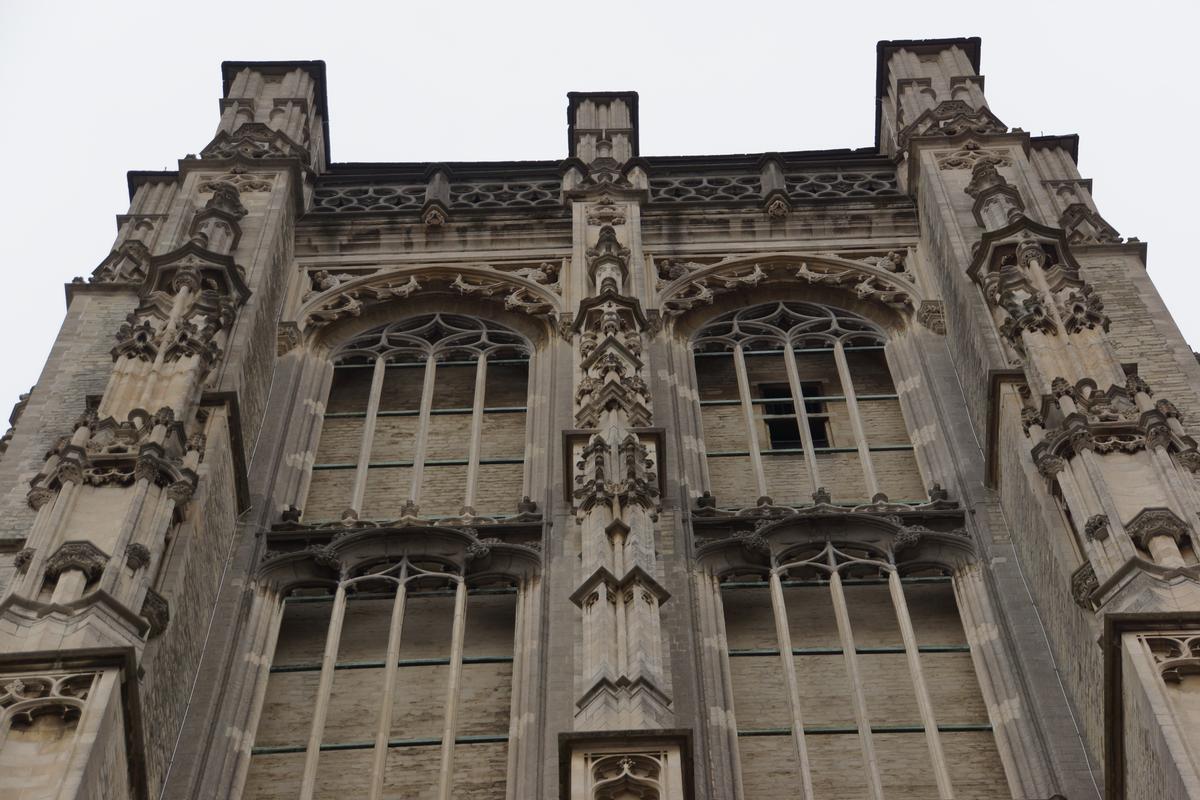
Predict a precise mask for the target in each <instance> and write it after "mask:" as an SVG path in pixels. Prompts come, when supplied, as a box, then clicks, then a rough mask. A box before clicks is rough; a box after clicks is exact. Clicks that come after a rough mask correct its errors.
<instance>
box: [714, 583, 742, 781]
mask: <svg viewBox="0 0 1200 800" xmlns="http://www.w3.org/2000/svg"><path fill="white" fill-rule="evenodd" d="M708 580H709V581H710V588H711V590H712V599H713V614H714V615H715V616H716V621H717V625H716V628H717V651H718V652H719V653H720V654H721V656H720V657H721V682H722V683H724V684H725V687H724V689H725V692H724V698H725V708H727V709H728V710H729V714H728V721H727V722H726V727H727V732H728V737H729V738H728V741H729V750H730V753H731V756H730V759H729V760H730V762H731V767H732V769H733V786H734V797H735V800H743V797H744V796H745V789H743V788H742V754H741V751H740V749H739V748H738V735H737V716H736V711H737V710H736V709H735V708H734V703H733V670H732V669H730V666H729V632H728V631H727V630H726V628H725V601H724V600H723V599H722V598H721V580H720V579H719V578H718V577H717V576H716V575H710V576H709V577H708Z"/></svg>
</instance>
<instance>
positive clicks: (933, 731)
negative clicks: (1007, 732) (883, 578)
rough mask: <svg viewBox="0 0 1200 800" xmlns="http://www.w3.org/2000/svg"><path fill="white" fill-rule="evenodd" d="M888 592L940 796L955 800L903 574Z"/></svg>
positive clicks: (891, 580) (894, 575)
mask: <svg viewBox="0 0 1200 800" xmlns="http://www.w3.org/2000/svg"><path fill="white" fill-rule="evenodd" d="M888 590H889V591H890V592H891V595H892V607H893V608H894V609H895V610H896V621H897V623H899V626H900V637H901V638H902V639H903V640H904V656H905V658H906V659H907V660H908V672H909V675H910V676H911V678H912V683H913V691H914V693H915V694H916V696H917V710H918V711H919V712H920V714H921V724H922V726H924V728H925V742H926V744H927V745H928V747H929V761H930V763H931V764H932V765H933V777H934V780H935V781H936V782H937V787H938V797H939V798H940V799H941V800H953V798H954V787H953V785H952V784H951V782H950V771H949V769H948V768H947V766H946V755H945V753H944V752H942V740H941V736H940V734H939V732H938V727H937V718H936V717H935V716H934V713H933V702H932V701H931V700H930V699H929V689H928V688H927V687H926V685H925V674H924V671H923V670H922V669H921V651H920V648H919V647H918V645H917V635H916V632H915V631H914V630H913V624H912V617H911V616H909V613H908V601H907V600H906V599H905V597H904V586H903V585H902V584H901V583H900V573H899V572H897V571H896V570H895V569H891V570H889V571H888Z"/></svg>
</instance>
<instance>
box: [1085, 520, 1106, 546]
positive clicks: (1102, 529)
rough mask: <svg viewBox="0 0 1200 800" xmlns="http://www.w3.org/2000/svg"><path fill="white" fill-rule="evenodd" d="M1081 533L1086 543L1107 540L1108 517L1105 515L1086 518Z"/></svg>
mask: <svg viewBox="0 0 1200 800" xmlns="http://www.w3.org/2000/svg"><path fill="white" fill-rule="evenodd" d="M1083 533H1084V535H1085V536H1086V537H1087V539H1088V541H1092V540H1095V541H1100V542H1102V541H1104V540H1105V539H1107V538H1108V516H1107V515H1106V514H1093V515H1092V516H1090V517H1088V520H1087V522H1085V523H1084V524H1083Z"/></svg>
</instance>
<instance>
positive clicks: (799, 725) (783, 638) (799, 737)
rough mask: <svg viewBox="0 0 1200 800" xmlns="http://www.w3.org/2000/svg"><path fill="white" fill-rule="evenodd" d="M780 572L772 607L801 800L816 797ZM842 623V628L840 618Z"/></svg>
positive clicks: (773, 577) (776, 572) (776, 575)
mask: <svg viewBox="0 0 1200 800" xmlns="http://www.w3.org/2000/svg"><path fill="white" fill-rule="evenodd" d="M779 575H780V570H779V568H774V569H772V570H771V609H772V611H773V612H774V616H775V638H776V640H777V642H778V647H779V659H780V661H781V663H782V666H783V679H784V684H785V685H786V686H787V693H788V694H787V699H788V708H789V709H790V710H791V717H792V720H791V722H792V749H793V752H794V754H795V756H796V769H797V771H798V772H799V773H800V776H799V777H800V800H813V782H812V765H811V764H810V763H809V760H808V744H807V742H806V741H805V739H804V719H803V717H802V715H801V713H800V681H799V680H798V679H797V677H796V661H795V656H794V655H792V633H791V629H790V627H789V625H788V616H787V604H786V602H785V601H784V597H783V583H782V581H781V579H780V577H779ZM838 625H839V629H840V627H841V620H840V619H839V620H838ZM726 653H728V651H726ZM726 657H728V656H726ZM852 677H853V676H852Z"/></svg>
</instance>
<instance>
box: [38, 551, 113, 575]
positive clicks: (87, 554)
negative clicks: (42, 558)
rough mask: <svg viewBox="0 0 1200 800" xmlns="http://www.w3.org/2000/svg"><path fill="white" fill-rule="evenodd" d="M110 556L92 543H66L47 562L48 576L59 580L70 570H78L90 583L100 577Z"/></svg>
mask: <svg viewBox="0 0 1200 800" xmlns="http://www.w3.org/2000/svg"><path fill="white" fill-rule="evenodd" d="M107 563H108V556H107V555H106V554H105V553H103V552H102V551H101V550H100V549H99V548H98V547H96V545H94V544H92V543H91V542H65V543H64V544H63V545H62V546H61V547H59V548H58V550H56V551H55V552H54V555H52V556H50V558H48V559H47V560H46V576H47V577H49V578H54V579H57V578H58V576H59V575H61V574H62V573H64V572H68V571H70V570H78V571H79V572H82V573H83V574H84V575H86V576H87V579H88V580H89V581H94V580H96V579H97V578H99V577H100V573H101V572H103V571H104V565H105V564H107Z"/></svg>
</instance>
